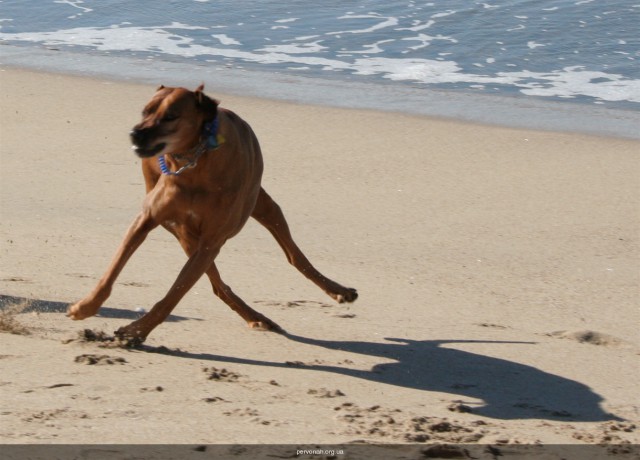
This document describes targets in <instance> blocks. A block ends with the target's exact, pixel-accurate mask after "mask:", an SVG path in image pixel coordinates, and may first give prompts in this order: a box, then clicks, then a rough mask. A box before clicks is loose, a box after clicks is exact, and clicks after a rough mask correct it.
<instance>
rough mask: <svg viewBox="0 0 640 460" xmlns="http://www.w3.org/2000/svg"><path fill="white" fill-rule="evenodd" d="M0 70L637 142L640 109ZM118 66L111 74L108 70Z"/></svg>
mask: <svg viewBox="0 0 640 460" xmlns="http://www.w3.org/2000/svg"><path fill="white" fill-rule="evenodd" d="M0 50H2V51H3V55H2V59H1V60H0V65H3V66H10V67H13V68H16V69H21V68H23V69H25V70H30V71H42V72H47V73H54V74H62V75H70V76H80V77H82V76H85V77H86V76H91V77H93V78H97V79H108V80H113V81H121V82H128V83H140V84H152V85H159V84H161V83H162V84H167V85H169V86H185V87H189V86H193V85H194V84H195V83H194V82H197V84H199V83H200V82H205V83H208V84H209V87H212V86H214V85H215V91H217V92H220V93H226V94H230V95H234V96H247V97H257V98H265V99H272V100H275V101H283V102H291V103H299V104H308V105H319V106H326V107H335V108H352V109H361V110H377V111H382V112H386V113H391V114H393V113H398V114H406V115H417V116H427V117H431V118H436V119H443V120H448V121H461V122H469V123H479V124H484V125H490V126H504V127H506V128H515V129H534V130H538V131H549V132H567V133H571V132H575V133H580V134H590V135H595V136H607V137H619V138H623V139H634V140H638V139H640V133H639V132H638V129H637V126H639V125H640V111H636V110H623V109H613V108H606V107H598V106H597V105H595V104H587V103H575V102H559V101H553V100H544V99H542V98H535V97H525V96H506V95H491V96H490V95H486V94H472V93H470V92H467V91H455V90H451V91H445V90H430V89H425V88H419V87H418V86H417V85H416V87H414V88H412V87H410V86H408V85H393V84H391V83H390V84H389V85H382V84H376V83H365V82H358V83H356V82H349V81H345V80H333V79H319V78H315V77H305V76H292V75H285V74H279V73H277V72H275V73H274V72H266V71H260V70H249V71H246V70H242V69H234V68H227V67H225V66H223V65H222V63H216V64H213V63H211V64H210V65H206V66H205V65H203V64H202V63H197V62H196V63H192V64H189V63H188V62H185V61H178V60H169V59H156V58H131V57H127V56H120V55H111V54H98V53H90V52H77V53H76V52H70V51H61V50H58V49H55V48H49V47H35V46H18V45H13V44H11V45H10V44H4V45H2V46H1V48H0ZM114 67H117V69H118V70H117V71H115V70H114Z"/></svg>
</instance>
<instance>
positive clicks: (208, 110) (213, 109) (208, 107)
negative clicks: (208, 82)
mask: <svg viewBox="0 0 640 460" xmlns="http://www.w3.org/2000/svg"><path fill="white" fill-rule="evenodd" d="M203 89H204V84H202V85H200V86H198V89H196V91H195V95H196V101H197V102H198V107H199V108H200V110H202V111H203V112H204V113H205V119H206V120H213V119H214V118H215V117H216V113H217V111H218V104H220V102H219V101H217V100H216V99H212V98H210V97H209V96H207V95H206V94H204V93H203V92H202V90H203Z"/></svg>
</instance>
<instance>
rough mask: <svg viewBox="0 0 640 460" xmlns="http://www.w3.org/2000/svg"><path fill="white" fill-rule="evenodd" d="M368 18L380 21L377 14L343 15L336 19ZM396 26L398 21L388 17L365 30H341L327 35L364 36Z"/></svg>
mask: <svg viewBox="0 0 640 460" xmlns="http://www.w3.org/2000/svg"><path fill="white" fill-rule="evenodd" d="M370 18H376V19H382V18H381V16H380V15H378V14H359V15H345V16H340V17H338V19H370ZM396 25H398V19H397V18H394V17H390V18H385V19H384V21H382V22H380V23H378V24H376V25H374V26H371V27H368V28H366V29H356V30H342V31H339V32H328V33H327V35H341V34H366V33H370V32H374V31H376V30H380V29H386V28H387V27H392V26H396Z"/></svg>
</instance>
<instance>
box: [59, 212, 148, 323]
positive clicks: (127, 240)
mask: <svg viewBox="0 0 640 460" xmlns="http://www.w3.org/2000/svg"><path fill="white" fill-rule="evenodd" d="M156 226H157V224H156V223H155V222H154V221H153V219H152V218H151V216H149V214H148V213H146V212H145V211H143V212H141V213H140V214H139V215H138V216H137V217H136V219H135V220H134V221H133V223H132V224H131V226H130V227H129V229H128V230H127V233H126V235H125V237H124V239H123V241H122V243H120V246H119V247H118V250H117V252H116V255H115V257H114V258H113V260H112V262H111V265H109V268H108V269H107V271H106V272H105V274H104V275H103V276H102V278H101V279H100V281H99V282H98V285H97V286H96V287H95V288H94V290H93V291H92V292H91V293H90V294H89V295H88V296H87V297H85V298H84V299H82V300H81V301H79V302H77V303H75V304H73V305H71V306H70V307H69V308H68V310H67V316H68V317H69V318H71V319H74V320H78V319H85V318H88V317H90V316H93V315H95V314H96V313H98V310H99V309H100V307H101V306H102V304H103V303H104V301H106V300H107V298H109V295H110V294H111V289H112V288H113V283H114V282H115V281H116V278H117V277H118V275H119V274H120V272H121V271H122V269H123V268H124V266H125V264H126V263H127V261H128V260H129V258H130V257H131V256H132V255H133V253H134V252H135V251H136V249H138V247H139V246H140V245H141V244H142V242H143V241H144V240H145V238H146V237H147V235H148V234H149V232H150V231H151V230H153V229H154V228H155V227H156Z"/></svg>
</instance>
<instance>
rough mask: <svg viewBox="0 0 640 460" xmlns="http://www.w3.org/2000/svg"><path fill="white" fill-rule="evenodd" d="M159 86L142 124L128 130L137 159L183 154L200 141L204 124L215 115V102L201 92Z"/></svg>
mask: <svg viewBox="0 0 640 460" xmlns="http://www.w3.org/2000/svg"><path fill="white" fill-rule="evenodd" d="M203 90H204V85H200V86H199V87H198V89H196V90H195V91H189V90H187V89H184V88H167V87H164V86H160V87H159V88H158V90H157V91H156V94H155V95H154V96H153V97H152V98H151V101H149V103H148V104H147V105H146V106H145V108H144V110H143V111H142V121H141V122H140V123H138V124H137V125H135V126H134V127H133V129H132V130H131V134H130V136H131V142H132V143H133V149H134V151H135V152H136V154H137V155H138V156H139V157H142V158H149V157H153V156H155V155H159V154H164V153H184V152H187V151H189V150H190V149H193V148H194V146H195V145H196V144H197V143H198V141H199V140H200V137H201V134H202V132H203V129H204V128H203V127H204V124H205V123H206V122H208V121H211V120H213V119H214V118H215V117H216V114H217V108H218V101H216V100H215V99H211V98H210V97H208V96H206V95H205V94H204V93H203Z"/></svg>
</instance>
